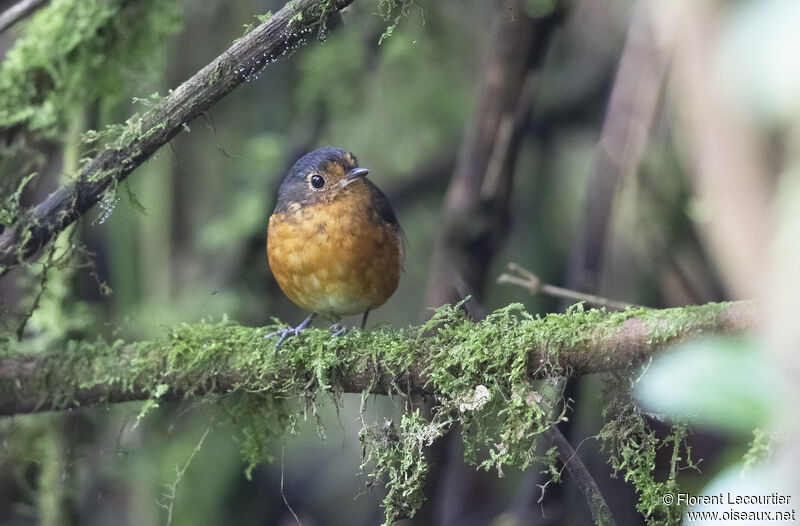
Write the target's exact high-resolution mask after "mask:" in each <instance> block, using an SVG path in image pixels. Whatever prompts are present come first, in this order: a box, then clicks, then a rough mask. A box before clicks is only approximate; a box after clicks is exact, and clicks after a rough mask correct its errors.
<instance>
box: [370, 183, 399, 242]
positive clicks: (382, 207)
mask: <svg viewBox="0 0 800 526" xmlns="http://www.w3.org/2000/svg"><path fill="white" fill-rule="evenodd" d="M364 183H366V185H367V188H369V198H370V204H371V205H372V209H373V210H375V211H376V212H377V213H378V217H380V218H381V220H382V221H384V222H385V223H389V224H390V225H392V226H393V227H395V228H397V229H399V228H400V224H399V223H398V222H397V216H396V215H394V210H392V205H390V204H389V200H388V199H386V196H385V195H384V193H383V192H381V189H380V188H378V187H377V186H375V183H373V182H372V181H370V180H369V179H366V178H365V179H364Z"/></svg>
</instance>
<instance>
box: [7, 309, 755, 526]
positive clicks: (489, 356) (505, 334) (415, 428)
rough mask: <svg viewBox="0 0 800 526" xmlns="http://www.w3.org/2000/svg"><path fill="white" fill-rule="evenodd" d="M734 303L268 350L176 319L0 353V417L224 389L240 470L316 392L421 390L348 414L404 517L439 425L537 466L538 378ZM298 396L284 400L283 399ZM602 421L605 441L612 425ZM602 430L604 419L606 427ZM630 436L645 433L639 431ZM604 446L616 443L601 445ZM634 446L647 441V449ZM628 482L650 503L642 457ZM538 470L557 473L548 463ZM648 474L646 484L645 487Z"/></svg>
mask: <svg viewBox="0 0 800 526" xmlns="http://www.w3.org/2000/svg"><path fill="white" fill-rule="evenodd" d="M754 319H755V313H754V307H753V306H752V305H750V304H747V303H725V304H707V305H702V306H696V307H684V308H676V309H664V310H643V309H631V310H628V311H625V312H611V313H609V312H606V311H604V310H584V309H583V308H581V307H580V306H578V307H574V308H572V309H570V310H569V311H568V312H567V313H565V314H551V315H547V316H545V317H537V316H532V315H530V314H528V313H527V312H526V311H525V310H524V309H523V308H522V306H520V305H510V306H508V307H506V308H503V309H499V310H497V311H495V312H494V313H492V314H490V315H489V316H488V317H487V318H486V319H485V320H483V321H481V322H477V323H475V322H472V321H470V320H469V319H468V317H467V316H466V314H465V313H464V312H463V310H461V309H460V308H459V306H455V307H452V306H445V307H442V308H440V309H438V310H437V312H436V313H435V315H434V317H433V318H432V319H431V321H430V322H428V323H427V324H425V325H422V326H420V327H414V328H406V329H388V328H384V329H377V330H372V331H368V332H362V331H353V332H350V333H347V334H345V335H343V336H340V337H337V338H334V339H331V338H330V334H329V332H328V331H327V330H320V329H307V330H306V331H303V333H301V335H300V336H299V337H296V338H291V339H289V340H287V341H285V342H284V343H283V345H282V346H281V347H280V349H278V350H277V351H276V349H275V339H274V338H267V337H266V335H267V334H268V333H269V332H271V331H272V330H274V329H275V327H274V326H273V327H262V328H250V327H242V326H240V325H237V324H235V323H231V322H228V321H223V322H220V323H199V324H181V325H178V326H177V327H174V328H173V329H171V330H169V331H168V333H167V335H166V337H165V338H163V339H161V340H156V341H144V342H132V343H125V342H122V341H115V342H106V341H103V340H98V341H95V342H85V341H83V342H72V343H70V344H69V345H68V347H67V349H54V350H53V351H52V352H50V353H45V354H32V355H23V354H13V353H12V352H11V351H10V350H8V349H6V351H5V353H4V354H0V415H11V414H16V413H30V412H36V411H42V410H50V409H62V408H67V407H75V406H85V405H91V404H99V403H107V402H120V401H128V400H147V402H146V403H145V405H144V407H143V412H144V411H146V410H147V409H149V408H152V407H154V406H157V405H158V404H159V403H161V402H164V401H168V400H177V399H192V398H199V397H202V396H204V395H211V396H213V395H217V394H228V393H232V392H238V393H240V396H239V397H238V398H236V400H237V402H236V403H234V405H233V407H232V409H230V411H229V413H230V414H231V415H233V418H234V419H235V420H239V421H240V422H243V423H244V428H243V440H242V444H243V454H244V456H245V458H246V460H247V461H248V462H249V464H250V466H251V467H252V466H253V465H255V464H257V463H259V462H261V461H263V460H265V459H266V458H268V457H269V451H270V448H269V446H268V444H269V438H270V437H272V436H275V435H278V434H282V433H284V432H287V431H288V430H289V429H291V428H292V425H293V422H295V421H296V419H297V418H298V416H299V415H301V414H302V413H303V412H304V411H305V410H306V408H307V407H308V405H309V404H311V405H314V404H315V403H317V401H321V398H319V396H318V395H319V394H320V393H332V394H333V397H334V399H337V397H338V393H341V392H360V393H362V394H363V396H367V395H368V394H370V393H373V394H400V395H409V394H411V393H418V394H424V395H427V396H431V397H433V399H434V400H435V402H436V405H435V408H434V410H433V412H432V413H431V415H429V416H423V415H421V414H420V413H419V412H414V411H411V412H409V413H407V414H405V415H404V416H403V418H402V420H401V422H400V425H399V426H395V425H394V423H392V422H390V421H387V422H383V423H381V424H377V425H374V426H373V425H367V424H366V423H365V424H364V430H363V432H362V434H361V439H362V442H363V444H364V449H365V460H364V466H363V467H365V468H368V475H367V476H368V480H369V481H376V482H377V481H382V482H385V483H386V485H387V489H388V492H387V495H386V498H385V500H384V506H385V508H386V517H387V524H391V523H392V522H393V521H395V520H396V519H399V518H402V517H408V516H412V515H413V514H414V512H415V511H416V510H417V509H418V508H419V506H420V505H421V503H422V500H423V493H422V490H423V486H424V479H425V473H426V472H427V468H428V465H427V461H426V460H425V459H424V454H423V450H424V448H425V447H426V446H428V445H430V444H431V443H432V442H433V441H434V440H436V439H437V438H439V437H440V436H442V435H443V434H444V433H446V432H447V431H448V430H449V429H450V428H451V427H452V425H453V424H454V423H459V424H460V425H461V426H462V428H463V429H464V430H465V433H464V434H463V435H464V436H465V437H468V438H466V439H465V450H466V456H467V459H468V460H470V461H472V462H473V463H476V464H478V465H479V467H481V468H483V469H497V471H498V473H500V474H502V472H503V468H504V466H508V465H514V466H518V467H521V468H525V467H527V466H529V465H531V464H533V463H543V464H545V465H551V464H552V463H553V462H554V459H553V457H552V455H545V456H542V453H541V449H539V448H538V447H537V446H538V443H539V440H540V438H541V437H542V436H543V435H542V434H543V433H544V432H545V431H547V430H548V429H549V428H550V427H551V426H552V425H553V424H555V423H557V422H559V421H560V420H561V419H562V418H564V414H563V413H559V412H558V411H554V409H555V408H558V407H561V406H562V404H560V402H561V399H560V397H561V394H560V391H559V390H557V389H553V388H552V385H553V384H552V382H550V381H539V380H537V379H552V378H555V377H561V376H564V375H570V374H587V373H592V372H601V371H614V370H623V369H627V368H628V367H630V366H631V365H634V364H636V363H638V362H640V361H641V360H643V359H645V358H647V357H649V356H652V355H654V354H656V353H658V352H661V351H663V350H664V349H666V348H668V347H669V346H671V345H673V344H675V343H677V342H680V341H683V340H685V339H688V338H692V337H696V336H698V335H700V334H703V333H729V332H740V331H745V330H748V329H750V328H752V327H753V325H754ZM293 400H294V401H295V402H296V403H297V404H298V406H297V407H294V408H293V407H292V405H291V404H292V401H293ZM610 429H611V428H608V429H607V430H606V434H607V435H608V436H610V437H612V438H613V437H618V436H622V435H623V434H624V433H623V431H620V432H612V431H610ZM615 429H616V428H615ZM640 431H641V432H642V433H646V430H645V431H642V430H640ZM611 443H612V444H616V443H614V442H613V441H611ZM626 444H627V443H626V442H619V444H618V446H619V447H617V446H614V447H615V448H616V449H615V451H618V453H615V454H617V455H619V457H615V458H620V459H622V460H620V461H619V462H618V464H619V465H618V466H616V465H615V468H618V469H625V466H630V465H632V464H631V462H633V461H632V460H631V459H633V458H634V457H635V458H636V459H644V460H647V456H646V455H644V456H643V455H641V454H639V453H640V452H637V451H633V450H632V449H631V447H630V446H628V445H626ZM648 451H650V449H648ZM636 466H638V467H636V468H635V469H634V470H633V471H632V473H633V475H631V476H634V475H635V477H636V478H634V479H632V480H634V482H635V483H636V484H637V487H638V488H640V491H642V495H643V504H642V506H644V507H642V508H641V509H642V511H643V512H645V513H652V507H651V502H650V501H651V500H652V499H650V500H647V499H645V497H647V496H648V495H649V496H652V495H651V494H652V491H648V492H644V491H643V490H642V489H641V488H650V489H652V484H649V483H648V481H649V480H650V479H649V478H647V477H648V476H649V472H647V473H645V471H646V469H645V468H646V467H647V466H649V464H642V465H639V464H636ZM550 472H551V473H558V471H557V470H556V469H555V468H553V469H551V470H550ZM648 484H649V485H648Z"/></svg>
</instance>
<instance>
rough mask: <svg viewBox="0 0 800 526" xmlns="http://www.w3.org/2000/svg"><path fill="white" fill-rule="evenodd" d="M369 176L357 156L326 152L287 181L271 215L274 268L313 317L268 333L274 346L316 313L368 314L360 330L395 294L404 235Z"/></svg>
mask: <svg viewBox="0 0 800 526" xmlns="http://www.w3.org/2000/svg"><path fill="white" fill-rule="evenodd" d="M368 173H369V170H367V169H366V168H359V166H358V161H357V160H356V158H355V156H354V155H353V154H352V153H349V152H346V151H344V150H341V149H339V148H333V147H325V148H318V149H316V150H314V151H312V152H311V153H308V154H306V155H304V156H303V157H301V158H300V160H298V161H297V162H296V163H295V164H294V166H292V168H291V170H289V173H288V174H287V175H286V178H285V179H284V180H283V183H282V184H281V187H280V190H279V192H278V203H277V205H276V206H275V211H274V212H273V213H272V216H271V217H270V218H269V230H268V234H267V255H268V257H269V266H270V268H271V269H272V274H273V275H274V276H275V279H276V280H277V281H278V285H280V287H281V290H283V292H284V294H286V296H288V297H289V299H290V300H292V301H293V302H294V303H296V304H297V305H298V306H300V307H302V308H303V309H306V310H309V311H311V314H310V315H309V316H308V317H307V318H306V319H305V320H303V322H302V323H300V325H298V326H297V327H290V328H288V329H284V330H281V331H277V332H274V333H271V334H270V335H268V336H280V338H279V339H278V343H277V345H280V344H281V342H283V340H284V339H286V338H287V337H288V336H291V335H295V336H296V335H297V334H299V333H300V331H302V330H303V329H305V328H306V327H308V325H309V324H310V323H311V321H312V320H313V319H314V317H315V316H317V315H320V316H322V317H324V318H328V319H330V320H332V321H335V322H338V321H339V319H340V318H341V317H342V316H349V315H353V314H359V313H362V312H363V313H364V316H363V318H362V320H361V328H362V329H363V328H364V325H365V324H366V322H367V315H368V314H369V311H370V310H372V309H376V308H378V307H380V306H381V305H383V304H384V303H386V300H388V299H389V297H390V296H391V295H392V294H393V293H394V291H395V290H396V289H397V283H398V281H399V280H400V272H401V270H402V267H403V250H402V247H403V235H402V232H401V229H400V225H399V224H398V222H397V217H396V216H395V214H394V211H393V210H392V207H391V205H390V204H389V201H388V199H386V196H385V195H384V194H383V192H381V191H380V189H379V188H378V187H377V186H375V184H373V183H372V181H370V180H369V179H367V178H366V175H367V174H368ZM333 327H338V323H337V324H336V325H334V326H333ZM341 331H342V330H341V329H340V330H338V331H337V332H336V334H339V333H340V332H341Z"/></svg>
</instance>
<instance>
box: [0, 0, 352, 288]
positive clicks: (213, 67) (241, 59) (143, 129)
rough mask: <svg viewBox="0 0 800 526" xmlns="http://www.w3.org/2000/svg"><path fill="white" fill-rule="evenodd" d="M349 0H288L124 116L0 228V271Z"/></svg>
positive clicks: (38, 245) (24, 257) (71, 219)
mask: <svg viewBox="0 0 800 526" xmlns="http://www.w3.org/2000/svg"><path fill="white" fill-rule="evenodd" d="M352 1H353V0H333V1H324V0H295V1H293V2H288V3H287V4H286V5H285V6H284V7H283V8H282V9H281V10H280V11H278V12H277V13H275V14H274V15H273V16H271V17H270V18H269V19H268V20H267V21H266V22H263V23H262V24H260V25H259V26H258V27H256V28H255V29H254V30H253V31H252V32H250V33H249V34H247V35H246V36H245V37H243V38H241V39H240V40H238V41H237V42H235V43H234V44H233V45H232V46H231V47H230V48H228V49H227V50H226V51H225V52H224V53H222V54H221V55H220V56H219V57H217V58H216V59H214V60H213V61H212V62H211V63H210V64H208V65H207V66H205V67H204V68H203V69H201V70H200V71H198V72H197V73H195V74H194V76H192V77H191V78H190V79H188V80H187V81H185V82H184V83H183V84H181V85H180V86H178V87H177V88H176V89H175V90H174V91H172V92H171V93H170V94H169V95H168V96H166V97H164V99H163V100H161V101H160V103H159V104H158V105H157V106H156V107H154V108H153V109H152V110H150V111H148V112H147V113H145V114H144V115H142V116H141V117H134V118H132V119H130V120H129V121H128V123H127V126H126V128H125V130H124V132H123V133H122V134H121V135H120V137H119V139H118V140H117V141H116V142H115V144H113V145H110V146H108V147H106V149H105V150H104V151H102V152H101V153H99V154H98V155H97V156H96V157H95V158H94V159H93V160H92V161H91V162H90V163H89V164H88V165H86V166H85V167H84V168H83V169H82V170H81V172H80V174H79V175H78V176H77V177H76V179H75V181H74V182H72V183H71V184H68V185H66V186H63V187H61V188H59V189H58V190H56V191H55V192H53V193H52V194H51V195H50V196H49V197H48V198H47V199H45V200H44V201H43V202H41V203H40V204H39V205H37V206H36V207H34V208H33V209H31V210H28V211H27V212H26V213H25V214H24V215H23V217H21V218H20V220H19V221H18V222H17V223H16V224H15V225H13V226H11V227H9V228H7V229H6V230H5V231H3V232H2V233H0V275H2V274H5V273H6V272H7V271H8V270H9V268H11V267H13V266H15V265H17V264H18V263H20V262H22V261H25V260H27V259H30V258H31V257H33V256H35V255H36V254H37V253H38V251H39V250H40V249H41V248H42V247H44V246H45V245H46V244H47V243H48V242H50V241H51V240H52V239H54V238H55V237H56V236H57V235H58V234H59V233H60V232H62V231H63V230H64V229H65V228H66V227H67V226H69V225H70V224H72V223H73V222H74V221H76V220H77V219H78V218H79V217H80V216H81V215H83V214H84V213H86V211H87V210H89V209H90V208H91V207H92V206H93V205H94V204H95V203H97V202H98V201H99V200H100V199H101V198H102V195H103V192H105V190H106V189H107V188H109V187H110V186H112V185H113V184H115V183H117V182H118V181H121V180H123V179H125V178H126V177H127V176H128V175H129V174H130V173H131V172H132V171H133V170H135V169H136V167H138V166H139V165H140V164H142V163H143V162H145V161H146V160H147V159H149V158H150V157H151V156H152V155H153V154H154V153H155V152H156V151H157V150H158V149H159V148H160V147H161V146H163V145H164V144H166V143H167V142H168V141H169V140H170V139H172V138H173V137H174V136H175V135H177V134H178V133H179V132H180V131H181V130H183V129H185V128H186V127H187V125H188V124H189V123H191V122H192V121H193V120H194V119H195V118H196V117H198V116H199V115H201V114H202V113H203V112H204V111H206V110H207V109H208V108H210V107H211V106H213V105H214V104H215V103H216V102H217V101H218V100H220V99H221V98H222V97H224V96H225V95H227V94H228V93H230V92H231V91H233V90H234V89H235V88H236V87H237V86H239V85H240V84H242V83H243V82H246V81H248V80H249V79H251V78H253V76H254V75H255V74H256V73H258V71H260V70H261V69H262V68H263V67H264V66H266V65H267V64H269V63H271V62H273V61H275V60H277V59H278V58H280V57H281V56H283V55H285V54H287V53H290V52H291V51H293V50H294V49H296V48H297V47H299V46H301V45H302V44H304V43H305V41H306V40H307V39H308V38H309V37H313V36H314V31H315V29H316V28H318V27H319V25H320V24H321V23H324V21H325V20H326V19H327V18H328V17H329V16H330V15H331V14H333V13H334V12H337V11H339V10H341V9H343V8H344V7H347V6H348V5H349V4H351V3H352Z"/></svg>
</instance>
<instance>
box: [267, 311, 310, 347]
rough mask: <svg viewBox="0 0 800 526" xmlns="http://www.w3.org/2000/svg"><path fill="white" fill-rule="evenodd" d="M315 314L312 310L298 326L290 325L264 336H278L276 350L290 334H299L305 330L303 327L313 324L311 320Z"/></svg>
mask: <svg viewBox="0 0 800 526" xmlns="http://www.w3.org/2000/svg"><path fill="white" fill-rule="evenodd" d="M315 316H316V314H315V313H313V312H312V313H311V314H309V315H308V318H306V319H304V320H303V321H302V322H301V323H300V325H298V326H297V327H288V328H286V329H281V330H279V331H275V332H271V333H269V334H267V335H266V336H264V338H273V337H275V336H278V341H277V343H275V350H277V349H278V347H280V346H281V344H282V343H283V340H285V339H286V338H288V337H289V336H297V335H298V334H300V333H301V332H302V331H303V329H305V328H306V327H308V326H309V325H311V322H312V321H313V320H314V317H315Z"/></svg>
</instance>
